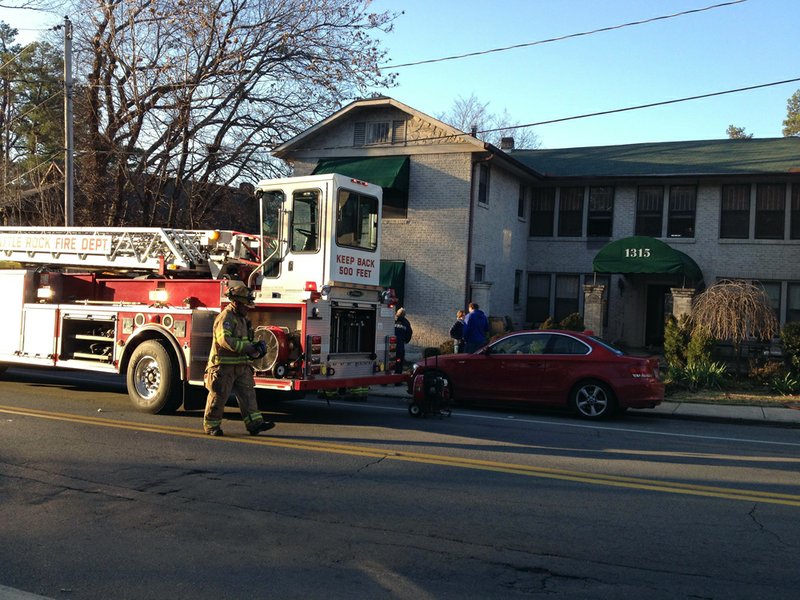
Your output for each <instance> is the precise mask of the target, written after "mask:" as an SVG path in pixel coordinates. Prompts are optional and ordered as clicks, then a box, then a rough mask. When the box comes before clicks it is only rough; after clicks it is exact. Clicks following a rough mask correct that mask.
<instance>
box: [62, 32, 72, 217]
mask: <svg viewBox="0 0 800 600" xmlns="http://www.w3.org/2000/svg"><path fill="white" fill-rule="evenodd" d="M73 174H74V165H73V151H72V22H71V21H70V20H69V17H64V225H65V226H66V227H72V225H73V224H74V218H73V214H72V208H73V187H74V185H73V184H74V181H73Z"/></svg>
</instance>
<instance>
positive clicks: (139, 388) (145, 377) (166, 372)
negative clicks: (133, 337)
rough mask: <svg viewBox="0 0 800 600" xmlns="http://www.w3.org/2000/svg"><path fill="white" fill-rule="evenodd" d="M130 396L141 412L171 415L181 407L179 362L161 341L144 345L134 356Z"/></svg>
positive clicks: (130, 371) (129, 384)
mask: <svg viewBox="0 0 800 600" xmlns="http://www.w3.org/2000/svg"><path fill="white" fill-rule="evenodd" d="M126 383H127V385H128V395H129V396H130V398H131V401H132V402H133V405H134V406H135V407H136V410H139V411H141V412H146V413H150V414H153V415H156V414H165V413H171V412H174V411H175V410H177V409H178V407H180V405H181V401H182V398H181V386H180V380H179V379H178V370H177V368H176V365H175V361H174V360H173V358H172V357H171V356H170V353H169V352H168V351H167V349H166V348H165V347H164V346H163V345H162V344H161V343H159V342H158V341H157V340H147V341H145V342H142V343H141V345H139V346H138V347H137V348H136V349H135V350H134V351H133V354H131V359H130V361H129V362H128V373H127V377H126Z"/></svg>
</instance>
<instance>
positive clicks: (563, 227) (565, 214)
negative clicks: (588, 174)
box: [558, 187, 583, 237]
mask: <svg viewBox="0 0 800 600" xmlns="http://www.w3.org/2000/svg"><path fill="white" fill-rule="evenodd" d="M582 225H583V188H582V187H565V188H561V198H560V200H559V202H558V236H559V237H580V236H581V234H582V233H583V231H582Z"/></svg>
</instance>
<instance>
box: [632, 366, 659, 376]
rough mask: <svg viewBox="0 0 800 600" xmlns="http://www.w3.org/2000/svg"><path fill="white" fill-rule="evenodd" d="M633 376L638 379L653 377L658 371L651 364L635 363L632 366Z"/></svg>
mask: <svg viewBox="0 0 800 600" xmlns="http://www.w3.org/2000/svg"><path fill="white" fill-rule="evenodd" d="M630 372H631V377H634V378H636V379H653V378H655V377H656V372H655V371H654V370H653V367H651V366H650V365H634V366H632V367H631V368H630Z"/></svg>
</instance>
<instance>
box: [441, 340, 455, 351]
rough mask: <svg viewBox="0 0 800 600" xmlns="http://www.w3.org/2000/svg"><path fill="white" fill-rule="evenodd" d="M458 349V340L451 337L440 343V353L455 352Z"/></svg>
mask: <svg viewBox="0 0 800 600" xmlns="http://www.w3.org/2000/svg"><path fill="white" fill-rule="evenodd" d="M455 351H456V341H455V340H454V339H452V338H451V339H449V340H447V341H446V342H442V343H441V344H439V354H453V353H454V352H455Z"/></svg>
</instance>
